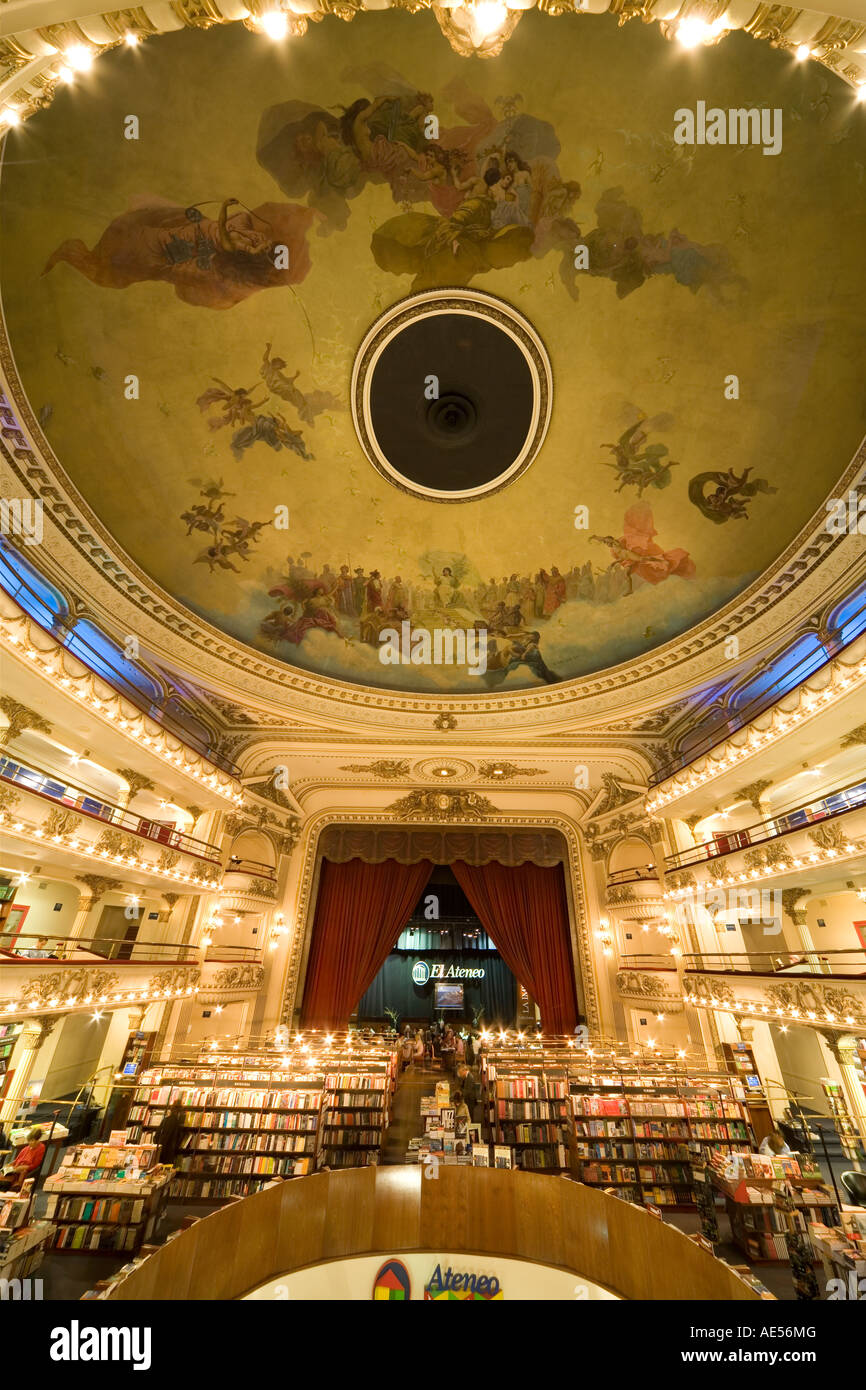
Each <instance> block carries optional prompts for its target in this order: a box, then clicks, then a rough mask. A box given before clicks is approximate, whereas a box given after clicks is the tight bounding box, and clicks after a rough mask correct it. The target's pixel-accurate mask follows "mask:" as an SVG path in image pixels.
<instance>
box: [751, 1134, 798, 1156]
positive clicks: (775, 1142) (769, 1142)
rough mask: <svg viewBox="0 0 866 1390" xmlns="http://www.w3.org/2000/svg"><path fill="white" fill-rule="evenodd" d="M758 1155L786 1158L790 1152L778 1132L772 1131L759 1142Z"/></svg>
mask: <svg viewBox="0 0 866 1390" xmlns="http://www.w3.org/2000/svg"><path fill="white" fill-rule="evenodd" d="M758 1153H759V1154H769V1156H770V1157H771V1158H786V1157H788V1155H790V1153H791V1150H790V1149H789V1148H788V1145H787V1144H786V1143H785V1140H784V1139H783V1138H782V1136H781V1134H780V1133H779V1131H778V1130H777V1129H774V1130H772V1131H771V1133H770V1134H767V1135H765V1136H764V1138H763V1139H762V1140H761V1146H760V1148H759V1149H758Z"/></svg>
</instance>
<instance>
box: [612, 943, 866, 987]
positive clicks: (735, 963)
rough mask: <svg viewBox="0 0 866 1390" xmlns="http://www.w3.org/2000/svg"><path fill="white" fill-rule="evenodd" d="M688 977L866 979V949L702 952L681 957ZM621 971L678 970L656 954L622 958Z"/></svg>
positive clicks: (667, 957) (666, 958) (620, 958)
mask: <svg viewBox="0 0 866 1390" xmlns="http://www.w3.org/2000/svg"><path fill="white" fill-rule="evenodd" d="M680 960H681V962H682V964H683V966H684V974H685V975H694V974H702V975H781V976H783V977H784V976H788V977H790V976H792V975H812V976H814V975H816V974H819V975H836V976H839V977H840V978H842V979H848V980H857V979H861V978H864V977H866V949H864V948H863V947H860V946H852V947H851V948H850V949H849V948H846V949H841V950H833V951H808V952H806V951H785V950H780V951H702V952H698V953H696V954H688V955H683V956H682V957H680ZM617 969H618V970H653V971H656V970H667V971H671V970H675V969H676V962H675V961H674V960H673V958H672V957H671V956H660V955H656V954H653V953H651V952H650V953H646V954H641V953H639V952H635V953H634V954H633V955H624V956H620V957H619V961H618V963H617Z"/></svg>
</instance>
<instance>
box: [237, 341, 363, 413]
mask: <svg viewBox="0 0 866 1390" xmlns="http://www.w3.org/2000/svg"><path fill="white" fill-rule="evenodd" d="M287 365H288V364H287V362H286V360H285V358H283V357H272V356H271V345H270V343H266V344H265V351H264V355H263V357H262V365H261V367H260V368H259V375H260V376H261V377H262V378H263V380H264V383H265V385H266V386H267V387H268V389H269V390H270V391H271V392H272V394H273V395H275V396H280V397H281V398H282V400H284V401H288V402H289V403H290V404H291V405H293V406H294V407H295V410H296V411H297V412H298V415H299V416H300V418H301V419H302V420H303V422H304V424H305V425H315V423H316V416H317V415H321V414H322V412H323V411H325V410H345V409H346V407H345V405H344V404H343V402H342V401H341V400H340V399H339V397H337V396H335V395H333V394H332V392H330V391H318V390H313V391H306V392H305V391H302V390H301V389H300V387H299V386H296V385H295V382H296V381H297V379H298V377H299V376H300V375H301V369H300V368H298V369H297V370H296V371H295V372H294V373H293V374H292V376H287V375H286V366H287Z"/></svg>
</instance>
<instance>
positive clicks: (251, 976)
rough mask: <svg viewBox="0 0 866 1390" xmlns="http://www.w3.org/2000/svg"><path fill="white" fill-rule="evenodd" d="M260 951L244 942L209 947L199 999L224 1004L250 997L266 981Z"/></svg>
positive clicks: (219, 1004)
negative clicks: (243, 945) (243, 944)
mask: <svg viewBox="0 0 866 1390" xmlns="http://www.w3.org/2000/svg"><path fill="white" fill-rule="evenodd" d="M264 979H265V970H264V966H263V965H262V958H261V952H259V951H256V950H253V949H251V948H247V947H242V946H223V945H221V944H220V943H219V942H216V943H215V944H214V945H213V946H211V947H209V948H208V950H207V952H206V954H205V958H204V963H203V964H202V968H201V983H200V985H199V989H198V1002H199V1003H200V1004H203V1005H204V1006H205V1007H206V1006H207V1005H209V1004H210V1005H217V1006H222V1007H225V1006H226V1005H228V1004H235V1003H241V1002H243V1001H245V1000H247V999H250V998H251V997H252V996H253V995H254V994H256V993H257V991H258V990H260V989H261V988H262V986H263V984H264Z"/></svg>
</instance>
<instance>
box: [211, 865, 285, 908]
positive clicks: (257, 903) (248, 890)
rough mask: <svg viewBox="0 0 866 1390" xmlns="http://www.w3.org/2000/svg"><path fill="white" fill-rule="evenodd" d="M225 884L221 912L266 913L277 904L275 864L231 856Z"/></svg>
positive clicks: (221, 899)
mask: <svg viewBox="0 0 866 1390" xmlns="http://www.w3.org/2000/svg"><path fill="white" fill-rule="evenodd" d="M222 883H223V895H222V897H221V898H220V911H221V912H266V911H267V909H268V908H269V907H274V906H275V905H276V898H277V871H276V869H275V868H274V866H273V865H272V864H265V863H263V862H261V861H259V860H257V859H239V858H237V857H236V856H232V857H231V858H230V859H229V860H228V863H227V864H226V867H225V872H224V874H223V880H222Z"/></svg>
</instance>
